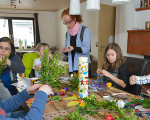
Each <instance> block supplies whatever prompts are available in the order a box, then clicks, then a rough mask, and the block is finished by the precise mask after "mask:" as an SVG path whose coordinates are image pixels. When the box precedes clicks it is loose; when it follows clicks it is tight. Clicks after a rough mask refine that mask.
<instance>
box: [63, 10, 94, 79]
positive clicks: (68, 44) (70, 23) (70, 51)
mask: <svg viewBox="0 0 150 120" xmlns="http://www.w3.org/2000/svg"><path fill="white" fill-rule="evenodd" d="M61 18H62V20H63V23H64V24H65V25H66V26H67V33H66V37H65V47H64V48H61V51H62V52H63V53H65V54H66V55H68V63H69V72H70V73H72V72H75V73H78V58H79V57H88V62H89V77H90V63H91V60H90V54H89V52H90V49H91V38H92V34H91V32H90V30H89V28H87V27H85V26H83V25H81V22H82V21H83V20H82V17H81V15H69V8H67V9H65V10H63V12H62V13H61ZM83 28H84V30H82V29H83ZM81 33H82V34H81ZM82 38H83V40H82Z"/></svg>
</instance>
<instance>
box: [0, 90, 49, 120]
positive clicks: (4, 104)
mask: <svg viewBox="0 0 150 120" xmlns="http://www.w3.org/2000/svg"><path fill="white" fill-rule="evenodd" d="M30 97H31V96H30V95H29V94H28V93H27V91H26V90H23V91H22V92H20V93H18V94H17V95H14V96H12V97H11V98H9V99H8V100H1V101H0V120H42V118H43V114H44V110H45V106H46V101H47V98H48V96H47V94H46V93H45V92H43V91H40V90H39V91H38V92H37V93H36V97H35V99H34V102H33V104H32V105H31V108H30V111H29V112H28V114H27V115H26V116H25V117H24V118H23V119H22V118H18V119H14V118H6V113H8V112H12V111H14V110H15V109H16V108H18V107H19V106H20V105H21V104H23V103H24V102H25V101H27V100H28V99H29V98H30Z"/></svg>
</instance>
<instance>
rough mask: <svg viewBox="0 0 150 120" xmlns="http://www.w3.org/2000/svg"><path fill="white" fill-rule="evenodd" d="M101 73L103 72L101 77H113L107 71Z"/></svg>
mask: <svg viewBox="0 0 150 120" xmlns="http://www.w3.org/2000/svg"><path fill="white" fill-rule="evenodd" d="M100 72H101V75H104V76H106V77H110V76H111V74H110V73H109V72H108V71H106V70H101V71H100Z"/></svg>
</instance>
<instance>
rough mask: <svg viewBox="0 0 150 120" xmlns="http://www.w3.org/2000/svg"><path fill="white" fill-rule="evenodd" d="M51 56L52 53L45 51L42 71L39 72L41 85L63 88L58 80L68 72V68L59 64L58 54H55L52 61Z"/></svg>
mask: <svg viewBox="0 0 150 120" xmlns="http://www.w3.org/2000/svg"><path fill="white" fill-rule="evenodd" d="M49 54H50V52H49V51H48V50H45V51H44V56H43V59H41V69H40V70H39V74H40V77H39V78H40V83H42V84H45V83H48V84H50V85H51V86H52V87H55V88H56V87H58V86H61V83H60V81H58V80H56V79H57V78H59V77H60V76H61V75H62V74H64V73H66V72H67V68H68V66H63V65H60V64H59V56H58V54H54V55H53V58H52V59H51V58H50V57H49Z"/></svg>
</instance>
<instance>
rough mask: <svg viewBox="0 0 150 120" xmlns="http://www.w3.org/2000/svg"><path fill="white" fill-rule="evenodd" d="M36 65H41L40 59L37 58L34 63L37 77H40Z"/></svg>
mask: <svg viewBox="0 0 150 120" xmlns="http://www.w3.org/2000/svg"><path fill="white" fill-rule="evenodd" d="M36 65H41V60H40V58H35V59H34V62H33V69H35V76H36V77H39V72H38V71H37V70H36V68H35V66H36Z"/></svg>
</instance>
